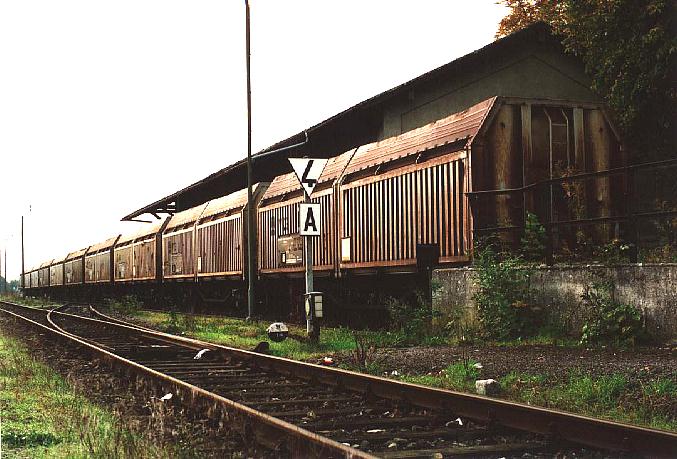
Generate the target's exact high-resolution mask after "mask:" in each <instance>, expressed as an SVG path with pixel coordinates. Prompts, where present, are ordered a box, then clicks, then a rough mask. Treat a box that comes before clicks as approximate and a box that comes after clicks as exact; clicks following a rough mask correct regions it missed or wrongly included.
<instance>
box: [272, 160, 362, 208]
mask: <svg viewBox="0 0 677 459" xmlns="http://www.w3.org/2000/svg"><path fill="white" fill-rule="evenodd" d="M354 153H355V148H352V149H350V150H349V151H346V152H345V153H342V154H340V155H338V156H334V157H333V158H329V161H327V165H326V166H325V167H324V170H323V171H322V175H320V178H319V180H318V181H317V185H320V184H322V183H326V182H330V181H331V182H333V181H334V180H336V179H337V178H339V177H340V176H341V174H342V173H343V170H344V169H345V167H346V165H347V164H348V162H349V161H350V158H352V156H353V154H354ZM317 185H316V186H317ZM300 189H301V184H300V183H299V179H298V177H296V173H294V172H291V173H289V174H285V175H279V176H277V177H275V180H273V182H272V183H271V184H270V186H269V187H268V190H267V191H266V194H265V195H263V199H270V198H274V197H275V196H281V195H283V194H287V193H291V192H294V191H298V190H300Z"/></svg>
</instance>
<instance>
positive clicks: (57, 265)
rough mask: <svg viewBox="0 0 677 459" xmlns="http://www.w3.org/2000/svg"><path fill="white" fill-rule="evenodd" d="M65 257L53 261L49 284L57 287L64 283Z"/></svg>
mask: <svg viewBox="0 0 677 459" xmlns="http://www.w3.org/2000/svg"><path fill="white" fill-rule="evenodd" d="M64 260H65V257H64V258H57V259H55V260H54V261H52V264H51V265H50V267H49V285H50V287H56V286H60V285H63V263H64Z"/></svg>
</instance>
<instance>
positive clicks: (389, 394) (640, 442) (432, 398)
mask: <svg viewBox="0 0 677 459" xmlns="http://www.w3.org/2000/svg"><path fill="white" fill-rule="evenodd" d="M90 310H92V312H93V313H94V314H95V315H97V316H99V317H101V318H103V319H104V320H110V319H113V320H115V321H116V322H117V323H119V324H122V325H125V326H128V327H136V325H135V324H132V323H130V322H126V321H123V320H119V319H114V318H112V317H110V316H108V315H106V314H104V313H101V312H100V311H98V310H96V309H95V308H93V307H90ZM143 329H144V330H149V329H148V328H145V327H143ZM181 339H187V340H190V339H189V338H181ZM214 346H215V347H216V348H219V349H223V350H224V351H226V352H229V353H234V354H236V355H238V356H239V357H240V358H241V359H243V360H253V359H262V360H267V361H268V362H269V364H270V365H271V367H272V368H274V369H275V370H276V371H279V372H281V373H286V374H294V375H295V376H300V377H306V378H310V379H313V380H317V381H320V382H323V383H326V384H331V385H334V386H340V387H343V388H347V389H352V390H355V391H358V392H363V393H372V394H373V395H376V396H379V397H384V398H390V399H394V400H406V401H408V402H411V403H413V404H415V405H418V406H423V407H427V408H443V407H446V408H448V409H452V410H453V411H454V412H455V413H458V414H459V415H462V416H466V417H468V418H470V419H474V420H477V421H483V422H490V423H494V424H499V425H503V426H505V427H509V428H515V429H519V430H524V431H528V432H533V433H540V434H543V435H547V436H550V437H555V438H559V439H561V440H565V441H571V442H574V443H578V444H583V445H586V446H591V447H594V448H600V449H605V450H612V451H619V452H627V453H637V452H641V453H644V454H646V455H647V456H649V457H674V454H675V452H676V451H677V434H675V433H673V432H667V431H662V430H658V429H649V428H645V427H638V426H633V425H629V424H623V423H619V422H613V421H606V420H602V419H596V418H591V417H587V416H581V415H576V414H571V413H566V412H562V411H558V410H552V409H545V408H539V407H533V406H528V405H524V404H519V403H515V402H508V401H504V400H496V399H492V398H487V397H481V396H475V395H471V394H464V393H459V392H454V391H448V390H443V389H435V388H430V387H426V386H421V385H417V384H411V383H404V382H400V381H394V380H391V379H386V378H380V377H377V376H371V375H365V374H362V373H355V372H351V371H347V370H341V369H336V368H327V367H320V366H318V365H312V364H308V363H304V362H297V361H293V360H288V359H283V358H280V357H273V356H261V355H260V354H256V353H252V352H249V351H245V350H241V349H235V348H230V347H226V346H221V345H214ZM259 365H261V364H259Z"/></svg>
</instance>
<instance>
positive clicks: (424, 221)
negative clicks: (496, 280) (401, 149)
mask: <svg viewBox="0 0 677 459" xmlns="http://www.w3.org/2000/svg"><path fill="white" fill-rule="evenodd" d="M465 169H466V155H465V152H464V151H461V152H458V153H455V152H451V153H450V154H447V155H444V156H439V157H436V158H434V159H432V160H430V161H424V162H421V163H419V164H409V165H406V166H403V167H400V168H395V169H393V170H391V171H389V172H388V173H385V174H383V175H372V176H368V177H366V178H362V179H360V180H357V181H355V182H344V183H343V184H342V185H341V187H340V192H341V206H340V207H341V211H342V212H341V216H340V218H341V222H340V225H341V239H342V244H345V245H344V246H343V250H344V251H346V252H347V251H349V256H346V255H347V254H346V253H342V260H341V268H356V267H371V266H388V265H397V266H403V265H415V264H416V258H417V244H435V245H437V246H438V247H439V255H440V260H439V261H440V262H442V263H444V262H458V261H464V260H467V259H468V240H467V235H466V232H467V227H468V220H467V218H468V217H467V214H466V210H465V205H464V203H465V196H464V194H463V193H464V190H465V186H466V184H465ZM346 241H347V242H346Z"/></svg>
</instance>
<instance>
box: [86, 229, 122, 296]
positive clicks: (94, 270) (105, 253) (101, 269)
mask: <svg viewBox="0 0 677 459" xmlns="http://www.w3.org/2000/svg"><path fill="white" fill-rule="evenodd" d="M119 238H120V235H117V236H113V237H111V238H108V239H106V240H105V241H103V242H100V243H98V244H94V245H92V246H91V247H90V248H89V250H87V253H86V255H85V283H86V284H94V283H106V282H108V283H110V282H113V247H114V246H115V243H116V242H117V240H118V239H119Z"/></svg>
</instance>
